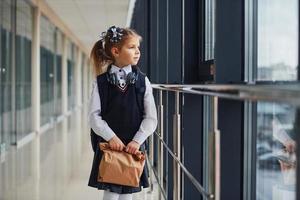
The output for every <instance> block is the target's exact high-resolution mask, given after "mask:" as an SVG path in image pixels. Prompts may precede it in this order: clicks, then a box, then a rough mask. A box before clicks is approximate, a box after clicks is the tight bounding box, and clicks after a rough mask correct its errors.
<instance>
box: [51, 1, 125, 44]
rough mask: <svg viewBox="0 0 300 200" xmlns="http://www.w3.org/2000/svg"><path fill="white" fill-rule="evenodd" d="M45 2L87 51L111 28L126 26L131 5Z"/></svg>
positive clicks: (121, 2) (90, 2) (96, 2)
mask: <svg viewBox="0 0 300 200" xmlns="http://www.w3.org/2000/svg"><path fill="white" fill-rule="evenodd" d="M45 1H46V3H47V4H48V5H49V6H50V7H51V8H52V9H53V11H54V12H55V13H56V14H57V15H58V16H59V18H60V19H61V20H62V21H63V22H64V23H65V24H66V26H68V28H69V29H70V30H71V31H72V32H73V33H74V35H75V36H77V37H78V39H79V40H80V41H81V42H82V43H83V44H84V45H85V46H86V48H87V49H91V48H92V45H93V44H94V43H95V42H96V40H98V39H99V35H100V33H101V32H103V31H105V30H106V29H107V28H108V27H109V26H111V25H116V26H120V27H125V26H126V21H127V17H128V16H127V15H128V9H129V4H130V0H45Z"/></svg>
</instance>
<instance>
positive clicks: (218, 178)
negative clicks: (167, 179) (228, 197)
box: [211, 97, 221, 200]
mask: <svg viewBox="0 0 300 200" xmlns="http://www.w3.org/2000/svg"><path fill="white" fill-rule="evenodd" d="M213 130H214V134H213V141H214V142H213V143H214V145H213V147H212V148H213V149H212V151H213V152H214V159H213V160H214V162H213V167H214V169H213V171H214V173H212V177H211V180H212V181H213V182H214V188H213V189H214V199H215V200H219V199H220V182H221V173H220V172H221V164H220V162H221V160H220V159H221V156H220V145H221V144H220V131H219V129H218V97H214V98H213Z"/></svg>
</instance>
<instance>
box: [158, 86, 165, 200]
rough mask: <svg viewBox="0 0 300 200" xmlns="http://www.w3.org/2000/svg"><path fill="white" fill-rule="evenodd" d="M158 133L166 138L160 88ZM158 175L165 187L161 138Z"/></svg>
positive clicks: (160, 196)
mask: <svg viewBox="0 0 300 200" xmlns="http://www.w3.org/2000/svg"><path fill="white" fill-rule="evenodd" d="M158 119H159V125H158V134H159V135H160V137H161V139H162V140H163V139H164V106H163V92H162V90H159V109H158ZM157 144H158V150H159V152H158V177H159V181H160V184H161V185H162V187H163V185H164V184H163V179H164V148H163V145H162V143H161V142H160V140H159V139H158V142H157ZM159 199H160V200H161V199H164V197H163V195H162V193H161V194H160V195H159Z"/></svg>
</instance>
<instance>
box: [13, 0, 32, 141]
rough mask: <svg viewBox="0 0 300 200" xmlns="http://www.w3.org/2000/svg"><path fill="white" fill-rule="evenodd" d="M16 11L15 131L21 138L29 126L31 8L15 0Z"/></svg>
mask: <svg viewBox="0 0 300 200" xmlns="http://www.w3.org/2000/svg"><path fill="white" fill-rule="evenodd" d="M16 8H17V11H16V15H17V16H16V75H15V77H16V89H15V92H16V94H15V98H16V132H17V137H18V138H22V137H24V136H25V135H26V134H28V133H30V132H31V130H32V128H31V124H32V123H31V119H32V117H31V41H32V8H31V7H30V5H29V4H28V3H26V2H25V1H17V7H16Z"/></svg>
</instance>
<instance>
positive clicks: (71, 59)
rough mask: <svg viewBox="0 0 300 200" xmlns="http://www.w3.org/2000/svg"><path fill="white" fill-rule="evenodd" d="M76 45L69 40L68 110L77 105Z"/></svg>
mask: <svg viewBox="0 0 300 200" xmlns="http://www.w3.org/2000/svg"><path fill="white" fill-rule="evenodd" d="M74 68H75V45H74V44H73V43H72V42H69V45H68V110H71V109H72V108H73V107H74V106H75V85H74V84H75V82H74V80H75V79H74V78H75V76H74Z"/></svg>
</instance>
